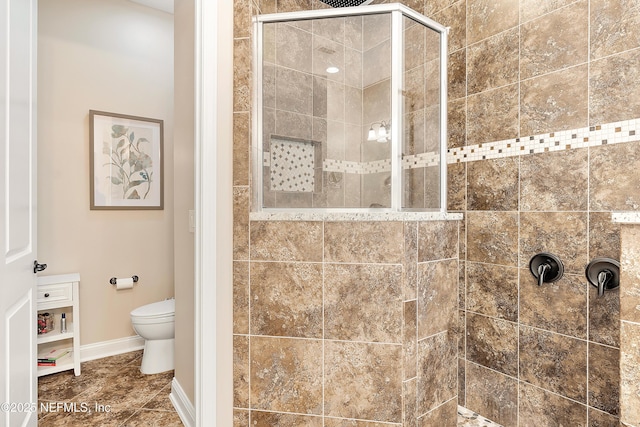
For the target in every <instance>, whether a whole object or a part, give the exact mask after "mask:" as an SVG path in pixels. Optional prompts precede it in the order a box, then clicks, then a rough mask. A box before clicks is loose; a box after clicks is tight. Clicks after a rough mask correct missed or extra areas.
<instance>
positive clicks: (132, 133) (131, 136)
mask: <svg viewBox="0 0 640 427" xmlns="http://www.w3.org/2000/svg"><path fill="white" fill-rule="evenodd" d="M133 138H134V132H133V131H132V132H131V133H130V134H129V142H130V143H133Z"/></svg>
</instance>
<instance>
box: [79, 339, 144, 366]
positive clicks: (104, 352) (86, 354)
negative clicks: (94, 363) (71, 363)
mask: <svg viewBox="0 0 640 427" xmlns="http://www.w3.org/2000/svg"><path fill="white" fill-rule="evenodd" d="M143 348H144V338H142V337H141V336H139V335H133V336H130V337H124V338H117V339H115V340H108V341H100V342H96V343H92V344H86V345H81V346H80V361H81V362H87V361H89V360H95V359H102V358H103V357H109V356H115V355H116V354H122V353H128V352H130V351H135V350H141V349H143Z"/></svg>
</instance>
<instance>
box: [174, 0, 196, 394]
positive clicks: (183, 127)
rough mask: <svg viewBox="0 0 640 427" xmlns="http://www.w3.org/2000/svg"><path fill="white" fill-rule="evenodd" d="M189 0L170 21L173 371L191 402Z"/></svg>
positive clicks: (191, 18)
mask: <svg viewBox="0 0 640 427" xmlns="http://www.w3.org/2000/svg"><path fill="white" fill-rule="evenodd" d="M194 15H195V10H194V1H193V0H177V1H176V2H175V9H174V25H175V68H174V70H175V88H176V90H175V147H174V166H175V177H174V187H175V188H176V192H175V195H174V208H175V212H176V216H175V219H174V233H173V236H174V241H175V247H176V248H180V250H176V251H175V254H174V263H175V264H174V273H175V293H176V348H175V377H176V379H177V380H178V382H179V383H180V386H181V387H182V389H183V390H184V391H185V393H186V394H187V396H188V397H189V399H191V402H195V397H194V353H193V351H194V324H193V312H194V294H193V280H194V277H193V271H194V270H193V262H194V261H193V260H194V254H193V250H194V241H193V239H194V234H193V233H191V232H189V217H188V212H189V210H191V209H193V207H194V200H193V194H194V189H193V178H194V175H193V155H194V153H193V150H194V148H193V141H194V111H193V108H194V105H195V103H194V87H193V76H194V69H193V68H194V67H193V65H194V57H193V53H194V22H195V18H194Z"/></svg>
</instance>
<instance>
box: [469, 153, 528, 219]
mask: <svg viewBox="0 0 640 427" xmlns="http://www.w3.org/2000/svg"><path fill="white" fill-rule="evenodd" d="M518 163H519V159H518V158H517V157H507V158H500V159H493V160H482V161H478V162H469V164H468V165H467V180H468V183H467V193H468V195H467V209H468V210H476V211H515V210H518V188H519V182H520V181H519V172H518V171H519V168H518Z"/></svg>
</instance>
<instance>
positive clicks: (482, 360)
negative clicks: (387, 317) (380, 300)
mask: <svg viewBox="0 0 640 427" xmlns="http://www.w3.org/2000/svg"><path fill="white" fill-rule="evenodd" d="M409 3H410V4H408V5H409V6H411V7H413V8H415V9H416V10H418V11H421V12H423V13H424V14H425V15H427V16H429V17H431V18H433V19H435V20H436V21H438V22H441V23H443V24H445V25H448V26H450V27H451V32H450V44H449V52H450V55H449V147H450V148H451V149H454V150H455V149H456V148H460V147H464V146H467V145H475V144H486V143H490V142H493V141H501V140H509V139H515V138H519V137H525V136H530V135H536V134H544V133H551V132H559V131H563V130H569V129H579V128H584V127H589V126H597V125H600V124H605V123H611V122H618V121H623V120H628V119H633V118H637V117H640V101H639V99H640V98H639V96H638V95H640V93H638V89H637V84H636V83H635V82H637V81H638V78H639V77H640V67H638V62H639V61H640V49H639V47H640V37H638V31H637V23H638V22H639V20H640V9H639V8H638V4H637V2H635V1H631V2H629V1H621V0H578V1H572V0H566V1H553V2H540V1H535V0H520V1H513V0H458V1H455V0H442V1H427V2H425V3H422V2H421V1H419V0H417V1H411V2H409ZM639 166H640V142H628V143H621V144H616V145H601V146H597V147H585V148H578V149H571V150H563V151H555V152H551V151H549V152H545V153H539V154H530V155H523V156H514V157H506V158H497V159H491V160H479V161H471V162H461V163H455V164H450V165H449V176H448V183H449V200H448V204H449V209H450V210H453V211H462V212H464V213H465V218H466V221H465V231H464V233H463V235H464V236H466V239H465V238H463V240H462V241H463V242H464V243H462V244H461V252H460V260H461V267H462V268H461V271H460V274H461V281H460V283H461V284H464V286H461V288H460V296H459V304H460V306H459V307H460V311H459V319H460V324H461V325H463V326H464V331H465V332H464V334H461V335H460V341H459V344H460V345H459V352H460V355H461V357H460V369H459V373H460V375H459V380H460V389H459V398H460V403H461V404H463V405H466V406H467V407H468V408H470V409H473V410H475V411H477V412H479V413H481V414H483V415H484V416H486V417H488V418H490V419H493V420H495V421H497V422H499V423H501V424H503V425H505V426H529V425H536V426H557V425H572V426H574V425H575V426H613V425H617V424H618V417H619V415H620V403H619V396H620V393H619V376H620V374H619V365H618V363H619V358H620V352H619V347H620V331H619V316H620V314H619V311H620V309H619V306H620V299H619V293H618V292H617V291H613V292H608V293H606V294H605V296H604V297H602V298H598V297H597V296H596V292H595V289H594V288H592V287H591V286H589V285H587V282H586V279H585V278H584V267H585V266H586V264H587V263H588V262H589V260H590V259H592V258H594V257H598V256H604V257H611V258H614V259H620V244H619V226H618V225H616V224H612V223H611V221H610V212H611V211H613V210H638V209H640V203H639V202H640V191H639V190H638V189H639V188H640V180H639V178H638V175H637V169H638V167H639ZM540 251H549V252H553V253H556V254H557V255H558V256H559V257H560V258H561V259H562V260H563V262H564V264H565V269H566V270H565V276H564V278H563V279H562V280H561V281H559V282H557V283H554V284H545V285H544V286H543V287H541V288H538V287H537V286H536V284H535V281H534V279H533V278H532V276H531V274H530V273H529V271H528V268H527V264H528V261H529V259H530V258H531V257H532V256H533V255H534V254H535V253H537V252H540Z"/></svg>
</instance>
